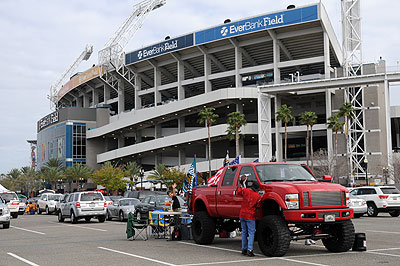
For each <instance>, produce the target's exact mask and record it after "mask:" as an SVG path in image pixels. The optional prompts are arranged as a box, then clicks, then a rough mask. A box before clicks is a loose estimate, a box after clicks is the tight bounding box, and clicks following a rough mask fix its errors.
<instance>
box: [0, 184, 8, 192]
mask: <svg viewBox="0 0 400 266" xmlns="http://www.w3.org/2000/svg"><path fill="white" fill-rule="evenodd" d="M3 191H8V189H6V188H5V187H3V186H2V185H1V184H0V192H3Z"/></svg>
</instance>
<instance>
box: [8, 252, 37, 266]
mask: <svg viewBox="0 0 400 266" xmlns="http://www.w3.org/2000/svg"><path fill="white" fill-rule="evenodd" d="M7 254H8V255H10V256H12V257H14V258H16V259H18V260H20V261H23V262H25V263H26V264H29V265H32V266H40V265H39V264H36V263H33V262H32V261H29V260H27V259H24V258H22V257H20V256H18V255H15V254H14V253H11V252H8V253H7Z"/></svg>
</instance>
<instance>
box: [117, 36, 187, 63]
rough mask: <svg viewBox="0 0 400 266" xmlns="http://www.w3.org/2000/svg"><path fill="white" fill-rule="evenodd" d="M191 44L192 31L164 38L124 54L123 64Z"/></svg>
mask: <svg viewBox="0 0 400 266" xmlns="http://www.w3.org/2000/svg"><path fill="white" fill-rule="evenodd" d="M192 45H193V33H191V34H188V35H185V36H181V37H177V38H174V39H170V40H166V41H164V42H160V43H157V44H154V45H151V46H147V47H145V48H142V49H139V50H136V51H133V52H131V53H128V54H126V55H125V64H126V65H129V64H132V63H135V62H138V61H141V60H146V59H150V58H152V57H155V56H159V55H162V54H165V53H170V52H173V51H176V50H180V49H183V48H186V47H189V46H192Z"/></svg>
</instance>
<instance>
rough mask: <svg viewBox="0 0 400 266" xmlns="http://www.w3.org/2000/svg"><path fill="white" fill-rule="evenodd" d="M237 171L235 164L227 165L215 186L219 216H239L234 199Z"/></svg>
mask: <svg viewBox="0 0 400 266" xmlns="http://www.w3.org/2000/svg"><path fill="white" fill-rule="evenodd" d="M237 172H238V167H237V166H232V167H228V168H227V169H226V172H225V175H224V177H223V178H222V180H221V181H220V182H219V184H218V188H217V212H218V215H219V216H220V217H224V218H237V217H239V212H240V205H239V210H237V206H236V205H237V201H235V200H236V199H235V198H236V195H235V194H236V187H237V186H236V184H237V183H236V182H235V181H236V179H235V177H236V174H237Z"/></svg>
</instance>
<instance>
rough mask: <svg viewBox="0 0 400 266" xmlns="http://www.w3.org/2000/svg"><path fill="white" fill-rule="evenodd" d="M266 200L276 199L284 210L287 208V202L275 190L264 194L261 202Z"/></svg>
mask: <svg viewBox="0 0 400 266" xmlns="http://www.w3.org/2000/svg"><path fill="white" fill-rule="evenodd" d="M265 200H274V201H275V202H276V203H278V205H279V207H281V209H282V210H284V209H286V204H285V202H284V201H283V199H282V198H281V196H279V195H278V194H277V193H275V192H267V193H265V194H264V196H263V197H262V198H261V202H264V201H265Z"/></svg>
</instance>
